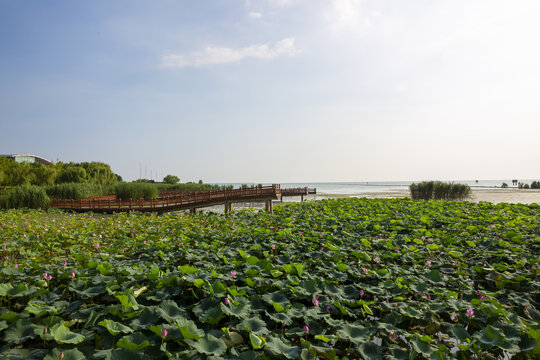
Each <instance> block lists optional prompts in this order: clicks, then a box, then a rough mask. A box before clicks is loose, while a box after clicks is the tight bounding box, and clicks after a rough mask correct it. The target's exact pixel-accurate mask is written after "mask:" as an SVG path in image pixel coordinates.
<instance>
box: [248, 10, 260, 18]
mask: <svg viewBox="0 0 540 360" xmlns="http://www.w3.org/2000/svg"><path fill="white" fill-rule="evenodd" d="M249 17H250V18H253V19H260V18H261V17H262V14H261V13H260V12H256V11H252V12H250V13H249Z"/></svg>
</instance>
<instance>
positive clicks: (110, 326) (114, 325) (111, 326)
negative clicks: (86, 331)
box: [98, 319, 133, 336]
mask: <svg viewBox="0 0 540 360" xmlns="http://www.w3.org/2000/svg"><path fill="white" fill-rule="evenodd" d="M98 325H101V326H103V327H104V328H106V329H107V330H108V331H109V333H110V334H111V335H113V336H116V335H118V334H120V333H123V334H129V333H132V332H133V329H132V328H130V327H128V326H125V325H122V324H120V323H119V322H116V321H113V320H110V319H105V320H103V321H100V322H99V323H98Z"/></svg>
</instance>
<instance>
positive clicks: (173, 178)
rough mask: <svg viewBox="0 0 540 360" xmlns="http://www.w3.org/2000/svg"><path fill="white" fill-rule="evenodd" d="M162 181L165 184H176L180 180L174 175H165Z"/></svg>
mask: <svg viewBox="0 0 540 360" xmlns="http://www.w3.org/2000/svg"><path fill="white" fill-rule="evenodd" d="M163 182H164V183H167V184H178V182H180V178H179V177H178V176H175V175H170V174H169V175H167V176H165V177H164V178H163Z"/></svg>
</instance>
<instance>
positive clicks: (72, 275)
mask: <svg viewBox="0 0 540 360" xmlns="http://www.w3.org/2000/svg"><path fill="white" fill-rule="evenodd" d="M74 277H75V273H74V272H73V271H72V272H71V278H72V279H73V278H74Z"/></svg>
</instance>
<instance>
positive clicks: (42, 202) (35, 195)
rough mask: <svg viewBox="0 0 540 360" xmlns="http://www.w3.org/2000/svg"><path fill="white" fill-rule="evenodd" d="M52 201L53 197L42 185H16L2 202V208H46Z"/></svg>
mask: <svg viewBox="0 0 540 360" xmlns="http://www.w3.org/2000/svg"><path fill="white" fill-rule="evenodd" d="M50 203H51V199H50V198H49V197H48V196H47V193H46V192H45V190H44V189H43V188H42V187H39V186H34V185H22V186H16V187H14V188H12V189H10V190H9V191H8V193H7V195H6V197H5V198H4V199H2V203H1V204H0V205H1V207H2V208H8V209H14V208H29V209H44V208H47V207H48V206H49V205H50Z"/></svg>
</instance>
